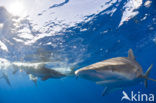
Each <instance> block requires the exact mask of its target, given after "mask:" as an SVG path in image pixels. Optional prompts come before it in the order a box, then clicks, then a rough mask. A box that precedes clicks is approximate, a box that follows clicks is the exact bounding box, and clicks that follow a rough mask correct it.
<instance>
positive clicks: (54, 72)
mask: <svg viewBox="0 0 156 103" xmlns="http://www.w3.org/2000/svg"><path fill="white" fill-rule="evenodd" d="M57 63H58V62H57V61H56V62H10V61H8V60H6V59H3V58H0V70H1V71H2V74H3V75H2V76H1V78H4V79H5V80H6V82H7V84H8V85H9V86H11V83H10V81H9V78H8V76H7V74H6V73H5V71H7V70H8V69H12V70H13V72H12V73H13V74H15V73H16V72H18V71H20V72H25V73H26V74H28V75H29V79H30V80H32V81H33V82H34V83H35V84H37V80H38V79H39V78H41V80H42V81H45V80H47V79H50V78H54V79H59V78H63V77H66V76H70V75H73V74H74V71H73V68H70V67H62V68H61V67H52V68H50V66H51V65H55V64H57Z"/></svg>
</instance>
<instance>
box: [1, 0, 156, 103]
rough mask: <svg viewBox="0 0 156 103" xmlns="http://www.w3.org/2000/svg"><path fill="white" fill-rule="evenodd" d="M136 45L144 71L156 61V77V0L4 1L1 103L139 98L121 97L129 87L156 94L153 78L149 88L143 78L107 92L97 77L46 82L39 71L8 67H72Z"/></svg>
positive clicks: (154, 73)
mask: <svg viewBox="0 0 156 103" xmlns="http://www.w3.org/2000/svg"><path fill="white" fill-rule="evenodd" d="M130 48H132V49H133V51H134V54H135V57H136V60H137V61H138V62H139V64H140V65H141V66H142V68H143V72H144V73H145V72H146V70H147V69H148V67H149V66H150V65H151V64H153V68H152V70H151V73H150V76H149V77H151V78H155V79H156V1H155V0H1V1H0V76H1V79H0V103H122V102H123V103H129V102H138V101H128V100H123V101H121V98H122V96H123V94H122V92H123V91H125V92H126V93H127V94H128V95H130V94H131V92H132V91H133V92H134V93H136V94H137V97H138V95H141V94H147V95H148V96H149V94H154V96H156V82H153V81H149V82H148V88H145V86H144V84H143V83H139V84H138V85H134V86H130V87H127V88H123V89H120V90H116V91H113V92H111V93H109V94H108V95H105V96H102V92H103V90H104V87H103V86H101V85H97V84H96V83H95V82H93V81H89V80H86V79H83V78H76V76H74V75H69V76H67V77H63V78H57V79H56V78H49V79H48V80H45V81H43V80H42V78H40V77H37V76H35V78H37V83H36V84H35V83H34V82H33V81H32V78H31V76H32V75H34V74H33V73H32V75H31V76H30V74H31V73H28V72H26V70H25V69H23V68H22V67H20V66H19V67H17V68H16V72H15V71H14V69H15V67H12V66H8V65H9V63H10V64H13V63H15V62H20V63H28V65H32V64H33V63H40V62H41V63H42V62H48V64H45V65H44V66H45V67H47V68H50V69H55V70H57V69H59V71H61V72H68V70H69V69H70V68H74V70H77V69H79V68H81V67H85V66H88V65H90V64H93V63H96V62H99V61H102V60H106V59H109V58H113V57H119V56H121V57H127V56H128V50H129V49H130ZM26 69H27V68H26ZM13 72H14V73H13ZM4 73H5V75H6V77H7V79H8V80H9V81H10V85H8V84H9V83H8V82H7V81H6V79H4V78H3V77H4V76H3V74H4ZM155 98H156V97H155ZM155 98H154V101H152V102H153V103H156V99H155ZM137 100H138V99H137ZM140 102H149V101H145V100H144V101H139V102H138V103H140Z"/></svg>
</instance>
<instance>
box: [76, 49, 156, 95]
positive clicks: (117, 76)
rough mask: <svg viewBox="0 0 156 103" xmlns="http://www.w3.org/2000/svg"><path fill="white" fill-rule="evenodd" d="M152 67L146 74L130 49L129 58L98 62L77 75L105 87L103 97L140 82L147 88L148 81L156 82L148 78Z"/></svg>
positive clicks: (81, 69)
mask: <svg viewBox="0 0 156 103" xmlns="http://www.w3.org/2000/svg"><path fill="white" fill-rule="evenodd" d="M152 66H153V65H151V66H150V67H149V68H148V70H147V71H146V73H145V74H144V73H143V70H142V67H141V66H140V64H139V63H138V62H137V61H136V60H135V56H134V54H133V51H132V49H130V50H129V51H128V57H116V58H111V59H108V60H104V61H101V62H97V63H95V64H92V65H89V66H86V67H83V68H80V69H78V70H76V71H75V75H76V76H77V77H82V78H85V79H88V80H91V81H94V82H96V84H99V85H102V86H104V87H105V89H104V91H103V95H106V94H108V93H110V92H111V91H112V90H115V89H122V88H124V87H128V86H132V85H136V84H138V83H140V82H144V84H145V87H147V80H152V81H155V82H156V80H154V79H152V78H149V77H148V76H149V73H150V71H151V68H152Z"/></svg>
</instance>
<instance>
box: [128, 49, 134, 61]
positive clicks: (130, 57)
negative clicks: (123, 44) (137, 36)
mask: <svg viewBox="0 0 156 103" xmlns="http://www.w3.org/2000/svg"><path fill="white" fill-rule="evenodd" d="M128 58H129V59H131V60H135V56H134V54H133V50H132V49H129V51H128Z"/></svg>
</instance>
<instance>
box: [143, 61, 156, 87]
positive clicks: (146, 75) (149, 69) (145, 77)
mask: <svg viewBox="0 0 156 103" xmlns="http://www.w3.org/2000/svg"><path fill="white" fill-rule="evenodd" d="M152 67H153V64H151V65H150V67H149V68H148V69H147V71H146V73H145V75H144V76H143V77H144V79H145V81H144V85H145V87H146V88H147V85H148V83H147V80H151V81H154V82H156V80H155V79H152V78H149V77H148V76H149V73H150V71H151V69H152Z"/></svg>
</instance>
